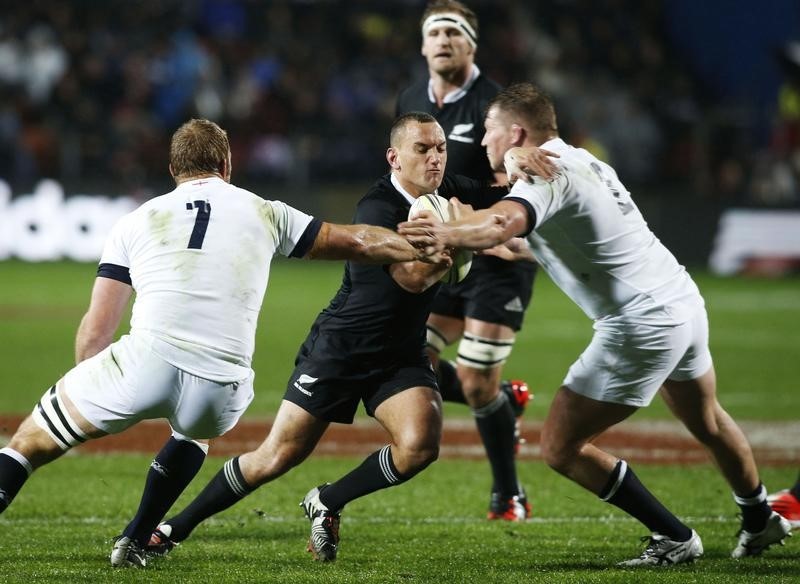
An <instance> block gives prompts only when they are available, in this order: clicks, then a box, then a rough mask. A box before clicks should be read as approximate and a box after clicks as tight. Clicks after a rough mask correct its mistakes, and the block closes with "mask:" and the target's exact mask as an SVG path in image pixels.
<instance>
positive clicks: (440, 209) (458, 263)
mask: <svg viewBox="0 0 800 584" xmlns="http://www.w3.org/2000/svg"><path fill="white" fill-rule="evenodd" d="M420 211H431V212H432V213H433V214H434V215H436V217H438V218H439V220H441V221H442V222H444V223H446V222H448V221H450V203H449V201H448V200H447V199H445V198H444V197H440V196H439V195H420V196H419V197H417V199H416V200H415V201H414V204H413V205H411V209H410V210H409V211H408V219H409V220H411V219H414V218H416V216H417V215H418V214H419V212H420ZM472 255H473V254H472V252H471V251H470V250H468V249H457V250H456V251H455V253H454V254H453V265H452V266H451V267H450V269H449V270H447V272H445V273H444V275H443V276H442V277H441V278H440V281H442V282H444V283H445V284H457V283H459V282H460V281H461V280H463V279H464V278H466V277H467V274H469V269H470V268H471V267H472Z"/></svg>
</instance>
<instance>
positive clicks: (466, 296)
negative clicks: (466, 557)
mask: <svg viewBox="0 0 800 584" xmlns="http://www.w3.org/2000/svg"><path fill="white" fill-rule="evenodd" d="M421 26H422V54H423V55H424V56H425V58H426V60H427V62H428V72H429V78H427V79H423V80H420V81H418V82H417V83H415V84H414V85H411V86H410V87H408V88H407V89H405V90H404V91H403V92H402V93H401V94H400V96H399V98H398V100H397V114H398V115H400V114H403V113H406V112H409V111H424V112H428V113H430V114H431V115H433V116H434V117H435V118H436V119H437V121H438V122H439V123H440V124H441V126H442V128H443V129H444V131H445V135H446V136H447V151H448V155H447V157H448V160H447V170H448V172H449V173H455V174H461V175H465V176H469V177H472V178H474V179H478V180H484V181H492V180H495V178H497V179H500V181H503V182H504V181H505V175H503V174H500V175H497V177H495V175H494V174H493V171H492V168H491V166H490V165H489V161H488V159H487V158H486V150H485V149H484V148H483V147H482V146H481V140H482V139H483V134H484V129H483V119H484V114H485V113H486V111H485V110H486V105H487V103H488V102H489V100H490V99H491V98H493V97H494V96H495V95H496V94H497V93H498V92H499V91H500V86H499V85H498V84H497V83H495V82H494V81H492V80H491V79H489V78H488V77H486V76H485V75H483V74H482V73H481V71H480V70H479V69H478V67H477V66H476V65H475V51H476V49H477V40H478V20H477V17H476V16H475V13H474V12H472V10H470V9H469V8H467V7H466V6H465V5H464V4H462V3H461V2H457V1H454V0H434V1H433V2H431V3H430V4H428V6H427V8H426V10H425V12H424V13H423V15H422V20H421ZM523 245H524V244H523ZM530 258H531V259H532V256H530ZM535 275H536V264H535V263H533V262H532V261H524V260H522V261H507V260H505V259H501V258H500V257H497V256H494V255H478V256H476V257H475V258H474V260H473V262H472V269H471V270H470V273H469V275H468V276H467V277H466V279H465V280H464V281H463V282H461V283H459V284H456V285H444V286H442V287H441V289H440V290H439V292H438V295H437V297H436V300H435V301H434V304H433V308H432V310H431V316H430V318H429V319H428V323H427V326H428V332H427V343H428V352H429V356H430V358H431V361H432V362H433V364H434V367H435V368H436V369H437V377H438V380H439V388H440V391H441V395H442V399H444V400H445V401H452V402H458V403H466V404H468V405H469V406H470V408H471V409H472V411H473V414H474V416H475V421H476V424H477V426H478V432H479V433H480V435H481V439H482V440H483V444H484V447H485V449H486V454H487V456H488V458H489V463H490V465H491V469H492V479H493V482H492V489H491V499H490V503H489V512H488V518H489V519H505V520H508V521H521V520H524V519H527V518H528V517H530V514H531V507H530V504H529V503H528V500H527V497H526V495H525V492H524V490H523V489H522V487H521V486H520V484H519V481H518V480H517V469H516V463H515V458H514V455H515V452H516V449H517V448H518V443H519V423H518V418H519V416H521V415H522V413H523V411H524V408H525V405H526V403H527V401H528V399H529V398H530V393H529V392H528V388H527V385H526V384H525V382H523V381H518V380H510V381H503V380H502V379H501V378H502V373H503V364H504V363H505V361H506V359H508V357H509V355H510V354H511V349H512V347H513V345H514V337H515V334H516V331H518V330H520V328H521V327H522V320H523V317H524V316H525V310H526V309H527V307H528V304H529V302H530V298H531V293H532V291H533V280H534V276H535ZM459 339H461V341H460V343H459V346H458V358H457V363H456V364H455V366H454V365H453V364H452V363H450V362H448V361H446V360H443V359H442V360H441V361H440V360H439V353H440V352H441V351H442V350H443V349H444V348H445V347H446V346H448V345H451V344H453V343H454V342H456V341H457V340H459Z"/></svg>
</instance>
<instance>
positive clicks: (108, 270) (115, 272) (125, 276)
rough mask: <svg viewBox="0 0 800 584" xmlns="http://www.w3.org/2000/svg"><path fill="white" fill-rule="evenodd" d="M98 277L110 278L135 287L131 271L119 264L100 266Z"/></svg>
mask: <svg viewBox="0 0 800 584" xmlns="http://www.w3.org/2000/svg"><path fill="white" fill-rule="evenodd" d="M97 276H98V277H99V278H110V279H112V280H117V281H118V282H122V283H123V284H128V285H129V286H130V285H133V282H131V271H130V269H128V268H126V267H125V266H118V265H117V264H100V265H99V266H97Z"/></svg>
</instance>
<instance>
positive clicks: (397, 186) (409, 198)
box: [389, 173, 439, 205]
mask: <svg viewBox="0 0 800 584" xmlns="http://www.w3.org/2000/svg"><path fill="white" fill-rule="evenodd" d="M389 180H391V181H392V186H393V187H394V188H395V189H397V192H398V193H400V194H401V195H403V198H405V200H406V201H408V204H409V205H413V204H414V201H416V199H415V198H414V197H412V196H411V195H409V194H408V191H406V190H405V189H404V188H403V187H402V186H400V181H399V180H397V177H396V176H395V175H394V173H392V174H391V175H390V177H389ZM433 194H434V195H438V194H439V189H436V190H435V191H433Z"/></svg>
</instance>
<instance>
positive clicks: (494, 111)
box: [400, 84, 790, 566]
mask: <svg viewBox="0 0 800 584" xmlns="http://www.w3.org/2000/svg"><path fill="white" fill-rule="evenodd" d="M485 127H486V135H485V137H484V140H483V143H484V145H485V146H486V150H487V156H488V157H489V161H490V162H491V164H492V167H493V168H495V170H498V169H500V168H502V167H503V164H504V158H505V160H506V162H507V163H509V164H508V166H509V168H508V170H509V172H510V173H512V174H516V173H515V172H514V169H513V162H514V160H513V159H514V151H513V150H511V149H512V147H516V146H541V147H542V148H545V149H547V150H550V151H552V152H556V153H558V154H560V158H559V159H558V162H557V164H558V166H559V167H560V172H559V174H558V176H557V177H556V178H555V179H554V180H553V181H551V182H547V181H543V180H541V179H535V180H534V181H533V182H532V183H528V182H526V181H520V180H518V181H517V182H516V184H515V185H514V187H513V188H512V190H511V191H510V193H509V194H508V196H507V197H506V198H505V199H504V200H503V201H500V202H499V203H496V204H495V205H494V206H492V207H491V208H490V209H488V210H484V211H477V212H475V213H471V212H470V211H471V210H470V209H468V208H464V209H463V212H464V217H463V219H462V220H460V221H456V222H451V223H447V224H442V223H436V222H434V221H431V220H430V218H426V217H421V218H420V219H418V220H416V221H413V222H408V223H404V224H401V226H400V233H404V234H406V235H407V236H408V237H409V239H410V240H411V241H412V242H413V243H415V244H416V245H427V246H431V247H434V248H435V247H436V246H437V245H438V246H453V247H466V248H471V249H482V248H487V247H492V246H495V245H497V244H499V243H501V242H503V241H506V240H508V239H509V238H510V237H512V236H517V235H526V236H527V238H528V240H529V242H530V244H531V247H532V249H533V252H534V254H535V255H536V258H537V260H538V261H539V263H540V265H541V266H542V268H544V269H545V270H546V271H547V272H548V274H549V275H550V277H551V278H552V279H553V281H554V282H555V283H556V284H557V285H558V286H559V287H560V288H561V289H562V290H563V291H564V292H565V293H566V294H567V295H568V296H569V297H570V298H572V300H573V301H574V302H575V303H576V304H578V306H580V307H581V309H583V311H584V312H585V313H586V315H587V316H589V318H591V319H592V320H593V321H594V331H595V332H594V336H593V338H592V341H591V343H590V344H589V346H588V347H587V348H586V350H585V351H584V352H583V354H582V355H581V356H580V357H579V358H578V360H577V361H576V362H575V363H574V364H573V365H572V366H571V367H570V369H569V371H568V372H567V375H566V378H565V379H564V382H563V385H562V386H561V388H560V389H559V390H558V392H557V393H556V396H555V397H554V399H553V402H552V404H551V406H550V411H549V413H548V416H547V419H546V421H545V424H544V428H543V430H542V437H541V448H542V455H543V456H544V459H545V461H546V462H547V463H548V464H549V465H550V466H551V467H552V468H554V469H555V470H556V471H558V472H559V473H561V474H563V475H565V476H566V477H568V478H570V479H572V480H573V481H575V482H577V483H578V484H580V485H581V486H583V487H584V488H586V489H588V490H590V491H592V492H593V493H595V494H597V495H598V496H599V497H600V498H601V499H602V500H603V501H607V502H609V503H612V504H614V505H616V506H617V507H619V508H620V509H622V510H623V511H625V512H627V513H628V514H630V515H632V516H633V517H635V518H636V519H638V520H639V521H641V522H642V523H643V524H644V525H645V526H647V528H648V529H649V530H650V531H651V532H652V535H651V536H650V538H649V543H648V545H647V547H646V549H645V550H644V552H643V553H642V554H641V556H640V557H638V558H635V559H632V560H628V561H625V562H622V565H624V566H640V565H668V564H677V563H683V562H690V561H692V560H694V559H695V558H697V557H699V556H700V555H701V554H702V553H703V546H702V542H701V541H700V537H699V536H698V535H697V533H696V532H695V531H694V530H692V529H691V528H690V527H688V526H686V525H685V524H684V523H682V522H681V521H680V520H679V519H678V518H677V517H676V516H675V515H674V514H672V513H671V512H670V511H669V510H667V509H666V508H665V507H664V506H663V505H662V504H661V503H660V502H659V501H658V500H657V499H656V498H655V497H654V496H653V495H652V494H651V493H650V492H649V491H648V490H647V489H646V488H645V487H644V486H643V485H642V484H641V483H640V482H639V480H638V479H637V478H636V475H635V474H634V472H633V470H632V469H631V467H630V465H628V464H627V463H626V462H625V461H624V460H621V459H619V458H617V457H615V456H613V455H612V454H610V453H607V452H605V451H603V450H601V449H599V448H598V447H597V446H595V445H594V444H593V441H594V439H595V438H596V437H597V436H598V435H600V434H601V433H602V432H603V431H605V430H607V429H608V428H610V427H611V426H613V425H615V424H617V423H618V422H621V421H622V420H624V419H626V418H627V417H628V416H630V415H631V414H633V413H634V412H635V411H636V410H637V409H638V408H640V407H644V406H647V405H648V404H649V403H650V401H651V400H652V399H653V397H654V396H655V394H656V393H657V392H659V390H660V392H661V395H662V397H663V398H664V400H665V401H666V403H667V405H668V406H669V407H670V409H671V410H672V412H673V413H674V414H675V416H677V417H678V418H679V419H680V420H681V421H682V422H683V423H684V424H685V425H686V427H687V428H688V429H689V430H690V431H691V432H692V433H693V434H694V435H695V437H696V438H697V439H698V440H699V441H700V442H702V443H703V445H704V446H705V447H706V448H707V449H708V451H709V453H710V454H711V456H712V457H713V459H714V461H715V462H716V463H717V466H718V467H719V469H720V470H721V472H722V475H723V476H724V478H725V480H726V481H727V482H728V484H729V485H730V486H731V488H732V489H733V492H734V500H735V501H736V503H737V504H738V505H739V507H740V509H741V513H742V530H741V532H740V534H739V540H738V543H737V545H736V547H735V548H734V550H733V552H732V556H733V557H734V558H741V557H744V556H754V555H758V554H760V553H761V552H762V551H763V550H765V549H766V548H767V547H769V546H770V545H772V544H775V543H779V542H782V541H783V539H784V538H786V536H787V535H788V534H789V531H790V526H789V524H788V522H787V521H786V520H785V519H783V518H782V517H780V516H779V515H778V514H777V513H774V512H772V511H771V510H770V508H769V506H768V505H767V501H766V490H765V488H764V486H763V484H762V483H761V481H760V479H759V475H758V470H757V468H756V464H755V461H754V460H753V454H752V451H751V449H750V445H749V444H748V442H747V439H746V438H745V436H744V434H743V433H742V431H741V430H740V429H739V427H738V426H737V425H736V423H735V422H734V421H733V419H731V417H730V416H729V415H728V413H727V412H725V410H724V409H722V407H721V406H720V404H719V402H718V401H717V397H716V380H715V374H714V367H713V364H712V360H711V354H710V352H709V349H708V320H707V316H706V311H705V305H704V302H703V298H702V297H701V295H700V292H699V290H698V289H697V286H696V285H695V283H694V282H693V281H692V279H691V277H690V276H689V274H688V273H687V272H686V270H685V269H684V268H683V266H681V265H680V264H678V262H677V260H676V259H675V258H674V257H673V255H672V254H671V253H670V252H669V250H667V249H666V248H665V247H664V246H663V245H662V244H661V242H660V241H659V240H658V239H657V238H656V237H655V235H654V234H653V233H652V232H651V231H650V229H649V228H648V227H647V224H646V223H645V221H644V219H643V218H642V215H641V213H640V212H639V209H638V208H637V207H636V205H635V203H634V202H633V200H632V199H631V197H630V194H629V192H628V191H627V190H626V189H625V187H624V186H623V184H622V183H621V182H620V181H619V179H618V178H617V175H616V172H615V171H614V169H613V168H611V167H610V166H608V165H607V164H605V163H603V162H601V161H599V160H597V159H596V158H594V157H593V156H592V155H591V154H589V153H588V152H587V151H585V150H582V149H578V148H573V147H572V146H570V145H568V144H566V143H565V142H563V141H562V140H561V139H560V138H559V137H558V132H557V129H556V128H557V126H556V117H555V111H554V109H553V105H552V102H551V101H550V99H549V98H548V97H547V96H546V95H544V94H543V93H541V92H540V91H539V90H538V89H536V88H535V87H534V86H533V85H531V84H519V85H515V86H512V87H510V88H508V89H506V90H504V91H502V92H500V93H499V94H498V95H497V96H496V97H495V98H494V99H493V100H492V101H491V102H490V105H489V108H488V110H487V114H486V120H485Z"/></svg>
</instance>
